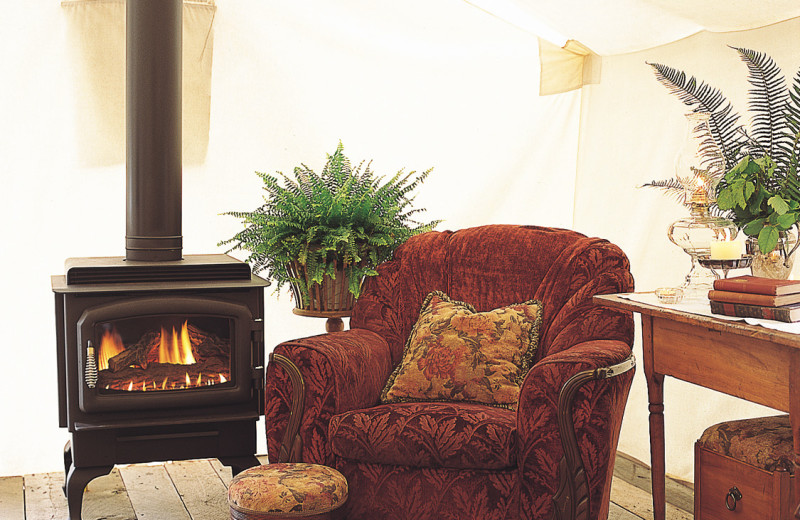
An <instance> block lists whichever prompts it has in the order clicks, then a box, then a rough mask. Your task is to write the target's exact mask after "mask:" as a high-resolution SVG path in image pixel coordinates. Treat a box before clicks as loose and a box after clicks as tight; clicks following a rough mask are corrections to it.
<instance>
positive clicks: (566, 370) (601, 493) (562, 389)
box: [517, 340, 633, 518]
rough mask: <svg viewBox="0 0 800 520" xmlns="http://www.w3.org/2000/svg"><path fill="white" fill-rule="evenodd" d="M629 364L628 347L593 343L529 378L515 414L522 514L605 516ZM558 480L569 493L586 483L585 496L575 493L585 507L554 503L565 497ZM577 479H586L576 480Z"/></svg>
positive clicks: (555, 358) (544, 364)
mask: <svg viewBox="0 0 800 520" xmlns="http://www.w3.org/2000/svg"><path fill="white" fill-rule="evenodd" d="M630 356H631V348H630V345H628V344H627V343H625V342H622V341H616V340H592V341H586V342H583V343H579V344H577V345H575V346H573V347H571V348H568V349H566V350H562V351H559V352H557V353H555V354H553V355H550V356H547V357H545V358H543V359H542V360H541V361H539V363H537V364H536V365H535V366H534V367H533V368H532V369H531V371H530V372H529V373H528V375H527V376H526V378H525V381H524V382H523V386H522V389H521V392H520V402H519V407H518V409H517V432H518V436H519V454H518V463H519V466H520V471H522V479H521V496H520V500H521V502H520V504H521V507H522V508H525V509H529V508H535V510H538V511H547V513H546V514H545V515H543V516H542V517H543V518H549V517H553V518H563V517H562V516H557V515H561V514H563V513H564V512H565V510H567V509H569V510H570V513H571V514H577V513H578V512H580V511H583V512H584V513H588V511H589V510H591V511H592V517H597V518H602V517H603V511H599V512H598V509H603V508H605V509H607V508H608V500H607V499H608V497H609V494H610V488H611V475H612V473H613V460H614V456H615V453H616V446H617V441H618V439H619V430H620V427H621V424H622V415H623V412H624V409H625V402H626V401H627V396H628V391H629V390H630V385H631V381H632V378H633V371H630V370H629V369H628V370H622V368H625V367H628V364H630V368H632V362H629V361H628V360H629V358H630ZM615 365H620V366H619V367H616V369H615V371H614V375H617V374H620V375H619V377H613V378H612V379H608V380H599V379H600V378H601V376H603V375H609V373H608V372H607V369H609V368H610V367H614V366H615ZM570 402H571V403H572V404H571V405H570ZM560 409H561V410H562V411H561V413H560V414H559V411H560ZM559 423H561V424H559ZM570 430H571V432H572V433H571V434H570ZM562 432H565V434H566V435H567V437H568V438H564V437H562ZM570 435H571V436H572V437H571V438H569V437H570ZM565 447H566V448H565ZM570 450H573V451H572V452H571V453H570ZM565 457H566V458H567V462H566V463H564V462H563V459H564V458H565ZM562 464H566V465H567V467H564V468H561V466H562ZM570 465H572V467H569V466H570ZM561 472H567V477H568V478H569V479H572V482H571V483H569V485H571V486H575V487H576V488H579V487H580V482H581V481H582V482H583V486H584V489H583V490H581V489H576V490H574V491H576V492H578V493H579V494H582V495H583V497H584V502H583V503H581V497H580V496H575V495H572V497H571V498H570V499H569V500H571V501H572V503H571V504H568V505H565V503H564V502H563V501H562V502H561V503H556V502H555V500H557V499H558V498H557V497H558V495H559V494H561V495H562V498H563V494H564V492H565V491H566V490H561V489H560V486H559V483H560V481H561V475H560V473H561ZM579 473H584V474H583V475H581V476H580V477H579V478H578V479H577V480H576V479H575V478H574V477H575V476H576V474H579ZM576 482H577V483H578V484H575V483H576ZM563 485H564V484H561V486H563ZM569 491H573V490H569ZM598 514H599V516H598ZM568 517H570V518H574V517H573V516H571V515H568Z"/></svg>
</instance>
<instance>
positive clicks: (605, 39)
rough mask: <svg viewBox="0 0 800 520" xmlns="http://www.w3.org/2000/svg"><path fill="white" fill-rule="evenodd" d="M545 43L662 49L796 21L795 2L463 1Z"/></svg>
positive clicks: (799, 8)
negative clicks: (704, 35)
mask: <svg viewBox="0 0 800 520" xmlns="http://www.w3.org/2000/svg"><path fill="white" fill-rule="evenodd" d="M467 1H468V2H470V3H472V4H474V5H476V6H478V7H480V8H482V9H485V10H486V11H487V12H490V13H492V14H495V15H496V16H498V17H500V18H502V19H504V20H506V21H508V22H509V23H512V24H513V25H516V26H518V27H520V28H523V29H526V30H529V31H531V32H533V33H535V34H537V35H538V36H540V37H542V38H544V39H546V40H549V41H550V42H551V43H555V44H558V45H564V44H565V43H566V41H567V40H577V41H579V42H581V43H582V44H583V45H585V46H586V47H588V48H589V49H591V50H592V51H594V52H595V53H597V54H600V55H612V54H624V53H628V52H634V51H641V50H644V49H649V48H652V47H657V46H659V45H664V44H667V43H670V42H674V41H677V40H680V39H682V38H685V37H687V36H690V35H692V34H696V33H698V32H700V31H704V30H705V31H710V32H731V31H743V30H747V29H755V28H757V27H764V26H766V25H770V24H773V23H777V22H781V21H784V20H788V19H790V18H794V17H797V16H800V3H798V2H797V1H796V0H761V1H758V2H754V1H752V0H702V1H698V0H606V1H601V2H598V1H596V0H467Z"/></svg>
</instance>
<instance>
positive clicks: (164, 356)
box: [96, 319, 231, 392]
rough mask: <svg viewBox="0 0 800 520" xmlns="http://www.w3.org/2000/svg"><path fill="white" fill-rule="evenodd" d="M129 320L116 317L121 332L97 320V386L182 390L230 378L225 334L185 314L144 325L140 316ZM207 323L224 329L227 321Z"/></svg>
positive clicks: (117, 389) (103, 389) (105, 389)
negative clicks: (177, 320)
mask: <svg viewBox="0 0 800 520" xmlns="http://www.w3.org/2000/svg"><path fill="white" fill-rule="evenodd" d="M123 321H125V320H123ZM129 321H130V320H129ZM133 321H134V323H120V328H121V329H125V332H123V333H121V332H120V330H119V329H118V328H117V325H116V324H115V323H108V322H106V323H100V324H99V325H98V326H99V328H100V330H101V331H102V335H101V340H100V347H99V349H98V351H97V354H96V355H97V368H98V371H99V373H98V383H97V387H98V388H99V389H100V391H101V392H120V391H122V392H148V391H164V390H186V389H191V388H205V387H209V386H214V385H222V384H225V383H227V382H228V381H229V380H230V378H231V345H230V338H229V337H228V336H229V334H228V335H225V334H222V335H221V334H219V333H217V332H213V331H210V330H204V329H203V328H202V327H200V326H198V325H196V324H193V323H190V321H189V320H188V319H186V320H183V323H180V324H175V325H170V324H164V323H162V324H156V325H152V324H149V325H148V326H145V327H143V326H142V324H141V320H133ZM172 321H174V320H172ZM218 321H220V322H226V321H227V320H218ZM214 325H216V326H214ZM211 327H212V328H215V329H216V330H226V329H227V327H228V326H227V324H224V323H217V324H213V323H212V324H211ZM126 337H127V338H133V340H132V341H126V339H125V338H126Z"/></svg>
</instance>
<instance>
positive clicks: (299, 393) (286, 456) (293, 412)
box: [270, 354, 306, 462]
mask: <svg viewBox="0 0 800 520" xmlns="http://www.w3.org/2000/svg"><path fill="white" fill-rule="evenodd" d="M270 361H274V362H275V364H276V365H278V366H279V367H281V368H283V369H284V370H285V371H286V373H287V374H289V379H290V380H291V382H292V404H291V408H290V409H289V421H288V423H287V425H286V432H285V433H284V434H283V442H282V443H281V449H280V452H279V453H278V462H298V461H300V453H301V451H302V449H303V441H302V440H301V439H300V436H299V435H298V434H297V432H298V431H300V421H301V419H302V418H303V402H304V401H305V395H306V384H305V381H303V375H302V374H301V373H300V369H299V368H297V365H295V364H294V363H293V362H292V360H291V359H289V358H287V357H286V356H282V355H280V354H271V355H270Z"/></svg>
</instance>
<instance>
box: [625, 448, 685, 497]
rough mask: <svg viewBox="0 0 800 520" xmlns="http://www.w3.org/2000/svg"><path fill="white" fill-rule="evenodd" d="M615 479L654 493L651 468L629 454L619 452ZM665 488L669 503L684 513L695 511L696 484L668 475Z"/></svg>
mask: <svg viewBox="0 0 800 520" xmlns="http://www.w3.org/2000/svg"><path fill="white" fill-rule="evenodd" d="M614 477H615V478H618V479H620V480H623V481H625V482H627V483H628V484H631V485H633V486H636V487H637V488H639V489H641V490H643V491H646V492H648V493H651V492H652V486H651V484H650V466H648V465H647V464H645V463H644V462H642V461H640V460H639V459H637V458H635V457H631V456H630V455H628V454H627V453H622V452H621V451H618V452H617V458H616V461H615V462H614ZM665 487H666V495H667V502H668V503H670V504H672V505H674V506H675V507H678V508H680V509H683V510H684V511H689V512H691V511H694V484H692V483H691V482H687V481H685V480H681V479H678V478H675V477H671V476H670V475H667V476H666V486H665Z"/></svg>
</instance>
